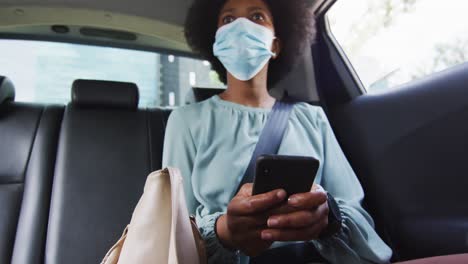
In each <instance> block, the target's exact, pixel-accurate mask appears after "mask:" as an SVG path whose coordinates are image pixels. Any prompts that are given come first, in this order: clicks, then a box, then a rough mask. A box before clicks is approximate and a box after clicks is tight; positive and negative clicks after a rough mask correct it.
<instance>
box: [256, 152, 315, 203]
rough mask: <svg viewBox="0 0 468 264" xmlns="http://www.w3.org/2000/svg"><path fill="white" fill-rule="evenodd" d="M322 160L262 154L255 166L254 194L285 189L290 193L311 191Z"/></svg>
mask: <svg viewBox="0 0 468 264" xmlns="http://www.w3.org/2000/svg"><path fill="white" fill-rule="evenodd" d="M319 165H320V162H319V161H318V160H317V159H315V158H313V157H304V156H285V155H262V156H260V157H258V159H257V162H256V166H255V178H254V185H253V191H252V194H253V195H256V194H260V193H265V192H269V191H272V190H275V189H284V190H285V191H286V193H287V194H288V196H289V195H292V194H296V193H304V192H309V191H310V190H311V188H312V185H313V183H314V180H315V176H316V174H317V170H318V168H319Z"/></svg>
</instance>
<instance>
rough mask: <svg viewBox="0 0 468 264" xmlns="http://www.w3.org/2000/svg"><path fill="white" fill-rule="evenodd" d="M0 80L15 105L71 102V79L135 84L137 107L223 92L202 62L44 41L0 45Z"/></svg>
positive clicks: (168, 103) (161, 104)
mask: <svg viewBox="0 0 468 264" xmlns="http://www.w3.org/2000/svg"><path fill="white" fill-rule="evenodd" d="M0 75H4V76H7V77H8V78H10V79H11V80H12V82H13V83H14V84H15V88H16V99H15V100H16V101H22V102H39V103H59V104H66V103H68V102H70V95H71V85H72V83H73V81H74V80H75V79H97V80H110V81H124V82H133V83H136V84H137V85H138V87H139V92H140V103H139V107H157V106H179V105H183V104H185V102H186V98H187V97H188V95H189V91H190V89H191V87H193V86H197V87H205V88H207V87H213V88H219V87H223V84H222V83H220V82H219V80H218V76H217V74H216V73H215V72H214V71H212V69H211V65H210V63H209V62H207V61H202V60H198V59H193V58H186V57H180V56H174V55H171V54H159V53H154V52H147V51H136V50H128V49H120V48H109V47H98V46H88V45H78V44H68V43H54V42H45V41H25V40H0Z"/></svg>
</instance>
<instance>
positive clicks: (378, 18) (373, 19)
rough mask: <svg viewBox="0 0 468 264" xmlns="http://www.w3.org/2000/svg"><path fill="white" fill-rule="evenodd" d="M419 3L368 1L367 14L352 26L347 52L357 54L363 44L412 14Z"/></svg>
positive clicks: (407, 0)
mask: <svg viewBox="0 0 468 264" xmlns="http://www.w3.org/2000/svg"><path fill="white" fill-rule="evenodd" d="M418 1H421V0H383V1H375V0H367V1H366V2H367V3H366V5H367V10H366V12H365V13H364V15H363V16H362V17H360V18H359V19H358V20H356V21H354V23H353V24H352V26H351V28H352V30H351V31H350V32H349V35H348V37H347V38H346V39H347V43H345V46H346V50H347V51H348V52H349V53H351V54H357V52H358V51H359V49H361V48H362V47H363V46H364V45H363V43H365V42H367V41H368V40H369V39H370V38H372V37H373V36H375V35H376V34H378V33H379V32H380V31H381V30H383V29H385V28H388V27H390V26H391V25H392V24H393V23H395V21H396V19H397V18H398V17H399V16H401V15H402V14H404V13H409V12H411V11H412V10H413V9H414V6H415V5H416V3H417V2H418Z"/></svg>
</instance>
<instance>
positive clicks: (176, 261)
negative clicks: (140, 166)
mask: <svg viewBox="0 0 468 264" xmlns="http://www.w3.org/2000/svg"><path fill="white" fill-rule="evenodd" d="M134 263H139V264H159V263H161V264H163V263H170V264H184V263H193V264H205V263H207V260H206V253H205V247H204V242H203V239H202V237H201V235H200V233H199V231H198V228H197V226H196V223H195V221H194V219H193V218H190V217H189V214H188V211H187V206H186V203H185V196H184V189H183V185H182V177H181V175H180V171H179V170H178V169H175V168H166V169H163V170H159V171H156V172H153V173H151V174H150V175H149V176H148V178H147V179H146V183H145V187H144V192H143V195H142V196H141V198H140V201H138V204H137V206H136V208H135V211H133V215H132V219H131V221H130V224H129V225H128V226H127V228H125V230H124V233H123V234H122V237H121V238H120V239H119V241H117V243H116V244H115V245H114V246H113V247H112V248H111V249H110V250H109V252H108V253H107V254H106V256H105V257H104V259H103V260H102V262H101V264H134Z"/></svg>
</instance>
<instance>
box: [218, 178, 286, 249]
mask: <svg viewBox="0 0 468 264" xmlns="http://www.w3.org/2000/svg"><path fill="white" fill-rule="evenodd" d="M285 199H286V192H285V191H284V190H274V191H271V192H268V193H263V194H259V195H254V196H252V184H250V183H248V184H244V185H243V186H242V188H241V189H240V191H239V193H237V195H236V196H235V197H234V198H233V199H232V200H231V202H230V203H229V205H228V209H227V213H226V214H225V215H222V216H221V217H220V218H218V221H217V222H216V232H217V234H218V238H219V239H220V241H221V243H222V244H223V245H224V246H225V247H228V248H231V249H238V250H240V251H241V252H242V253H244V254H246V255H247V256H257V255H259V254H260V253H262V252H263V251H265V250H266V249H268V248H269V247H270V245H271V244H272V243H273V240H263V239H262V237H261V234H262V230H264V229H265V228H267V226H266V223H267V219H268V216H269V214H267V213H266V212H267V211H268V210H269V209H272V208H274V207H278V206H279V204H281V203H282V202H284V201H285Z"/></svg>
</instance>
